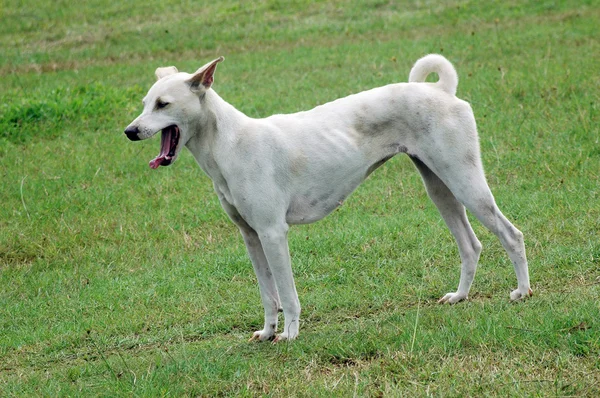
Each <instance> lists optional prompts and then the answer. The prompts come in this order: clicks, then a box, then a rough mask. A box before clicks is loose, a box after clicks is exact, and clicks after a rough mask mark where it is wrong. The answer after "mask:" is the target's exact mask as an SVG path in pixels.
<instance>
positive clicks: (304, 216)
mask: <svg viewBox="0 0 600 398" xmlns="http://www.w3.org/2000/svg"><path fill="white" fill-rule="evenodd" d="M342 169H343V168H342V167H339V168H338V169H337V170H334V171H332V172H331V173H327V172H324V173H322V175H321V178H319V179H313V180H310V181H304V183H302V184H298V185H297V189H296V190H294V191H295V192H294V194H292V196H291V198H290V204H289V207H288V210H287V213H286V222H287V223H288V224H309V223H312V222H315V221H318V220H320V219H322V218H323V217H325V216H327V215H328V214H329V213H331V212H332V211H334V210H335V209H337V208H338V207H340V206H341V205H342V204H343V203H344V200H346V198H347V197H348V196H349V195H350V194H351V193H352V192H353V191H354V190H355V189H356V188H357V187H358V186H359V185H360V183H361V182H363V181H364V180H365V178H366V177H367V176H368V174H369V166H368V164H355V167H353V168H352V169H350V170H348V169H343V170H342ZM340 170H342V171H340Z"/></svg>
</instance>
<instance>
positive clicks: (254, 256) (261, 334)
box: [215, 187, 281, 341]
mask: <svg viewBox="0 0 600 398" xmlns="http://www.w3.org/2000/svg"><path fill="white" fill-rule="evenodd" d="M215 188H216V187H215ZM216 191H217V194H218V196H219V200H220V201H221V206H223V209H224V210H225V212H226V213H227V215H228V216H229V218H230V219H231V221H233V222H234V223H235V225H237V226H238V228H239V229H240V233H241V234H242V237H243V238H244V243H245V244H246V249H247V250H248V257H250V261H251V262H252V267H253V268H254V273H255V274H256V278H257V279H258V287H259V289H260V298H261V300H262V303H263V307H264V310H265V325H264V327H263V329H262V330H258V331H256V332H254V334H253V335H252V337H251V338H250V341H252V340H260V341H265V340H271V339H273V338H275V333H276V332H277V318H278V312H279V309H280V308H281V302H280V300H279V294H278V293H277V286H276V284H275V279H274V278H273V273H272V272H271V270H270V269H269V263H268V262H267V258H266V257H265V253H264V251H263V248H262V244H261V243H260V239H259V238H258V234H257V233H256V231H255V230H254V229H252V227H250V226H249V225H248V223H247V222H246V221H245V220H244V219H243V218H242V216H241V215H240V213H239V212H238V211H237V209H236V208H235V207H234V206H232V205H231V204H230V203H229V202H228V201H227V200H226V199H225V197H224V195H223V194H222V193H221V192H220V190H219V189H218V188H216Z"/></svg>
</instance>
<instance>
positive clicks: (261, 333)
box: [248, 329, 275, 341]
mask: <svg viewBox="0 0 600 398" xmlns="http://www.w3.org/2000/svg"><path fill="white" fill-rule="evenodd" d="M273 339H275V331H274V330H273V329H271V330H267V331H265V330H264V329H263V330H258V331H256V332H254V333H253V334H252V337H250V340H248V341H267V340H273Z"/></svg>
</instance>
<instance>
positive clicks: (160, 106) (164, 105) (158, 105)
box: [156, 100, 169, 109]
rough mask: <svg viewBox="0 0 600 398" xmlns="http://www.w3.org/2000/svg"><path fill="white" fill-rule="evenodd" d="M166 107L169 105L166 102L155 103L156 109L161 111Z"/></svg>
mask: <svg viewBox="0 0 600 398" xmlns="http://www.w3.org/2000/svg"><path fill="white" fill-rule="evenodd" d="M167 105H169V103H168V102H165V101H161V100H158V101H156V109H162V108H164V107H166V106H167Z"/></svg>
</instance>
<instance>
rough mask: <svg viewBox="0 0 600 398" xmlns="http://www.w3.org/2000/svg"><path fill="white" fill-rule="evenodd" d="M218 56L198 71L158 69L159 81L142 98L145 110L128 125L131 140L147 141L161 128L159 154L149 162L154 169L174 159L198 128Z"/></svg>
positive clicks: (171, 67)
mask: <svg viewBox="0 0 600 398" xmlns="http://www.w3.org/2000/svg"><path fill="white" fill-rule="evenodd" d="M221 61H223V57H219V58H217V59H215V60H214V61H212V62H209V63H208V64H206V65H204V66H203V67H202V68H200V69H198V70H197V71H196V73H194V74H189V73H183V72H179V71H178V70H177V68H175V67H174V66H168V67H165V68H158V69H156V78H157V79H158V81H157V82H156V83H154V85H153V86H152V87H151V88H150V90H149V91H148V94H146V96H145V97H144V99H143V101H142V102H143V104H144V110H143V111H142V114H141V115H140V116H138V117H137V118H136V119H135V120H134V121H133V122H131V124H130V125H129V126H127V128H126V129H125V134H126V135H127V138H129V139H130V140H132V141H138V140H145V139H147V138H150V137H152V136H154V135H155V134H156V133H158V132H159V131H162V137H161V144H160V153H159V154H158V156H157V157H156V158H154V159H153V160H151V161H150V167H151V168H153V169H156V168H158V166H168V165H170V164H171V163H173V162H174V161H175V159H176V158H177V156H178V155H179V152H180V151H181V148H183V146H184V145H185V144H186V143H187V142H188V140H189V139H190V138H191V136H192V135H193V133H194V132H195V131H197V126H195V125H193V123H197V121H198V120H199V119H201V115H199V114H198V113H199V112H201V111H202V110H201V99H202V97H203V96H204V94H205V93H206V92H207V91H208V90H209V89H210V87H211V85H212V83H213V81H214V77H213V75H214V73H215V70H216V68H217V64H218V63H219V62H221Z"/></svg>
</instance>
